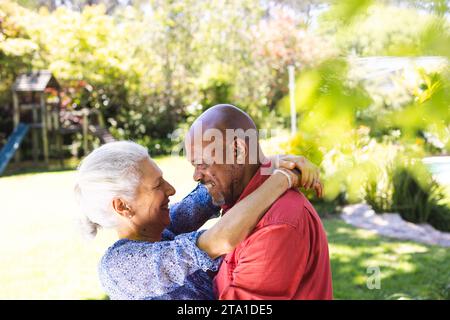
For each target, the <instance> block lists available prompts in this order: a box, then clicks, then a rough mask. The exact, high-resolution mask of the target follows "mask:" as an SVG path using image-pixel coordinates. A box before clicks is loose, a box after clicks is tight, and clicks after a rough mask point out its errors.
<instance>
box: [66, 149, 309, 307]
mask: <svg viewBox="0 0 450 320" xmlns="http://www.w3.org/2000/svg"><path fill="white" fill-rule="evenodd" d="M288 165H290V166H293V164H292V163H289V164H288ZM291 168H292V167H291ZM310 168H312V167H310ZM282 170H283V171H282ZM307 170H310V169H307ZM277 171H279V172H277V173H275V174H273V175H272V176H271V177H270V178H269V179H267V181H266V182H265V183H264V184H263V185H262V186H261V187H260V188H258V189H257V190H256V191H255V192H253V193H252V194H251V195H250V196H248V197H246V198H245V199H244V200H242V201H240V202H239V203H237V204H236V205H235V206H234V207H233V208H232V209H231V210H230V211H229V212H228V213H227V214H226V215H225V216H223V217H222V218H221V219H220V220H219V221H218V222H217V223H216V224H215V225H214V226H213V227H211V228H210V229H208V230H206V231H200V232H199V231H197V229H198V228H199V227H201V226H202V225H203V223H204V222H206V221H207V220H208V219H209V218H211V217H213V216H217V215H218V213H219V208H218V207H216V206H214V205H213V204H212V202H211V198H210V196H209V195H208V192H207V190H206V188H205V187H203V186H201V185H198V186H197V187H196V188H195V189H194V190H193V191H192V192H191V193H190V194H189V195H188V196H187V197H185V198H184V199H183V200H182V201H181V202H180V203H178V204H175V205H174V206H172V207H171V208H170V209H169V206H168V204H169V197H170V196H172V195H173V194H174V193H175V189H174V188H173V187H172V185H171V184H169V183H168V182H167V181H166V180H165V179H164V178H163V174H162V172H161V170H160V169H159V168H158V166H157V165H156V164H155V162H154V161H153V160H152V159H151V158H150V157H149V154H148V151H147V149H146V148H144V147H142V146H140V145H138V144H136V143H133V142H127V141H120V142H113V143H108V144H105V145H103V146H101V147H100V148H98V149H96V150H94V151H93V152H92V153H91V154H89V155H88V156H87V157H86V158H85V159H84V160H83V161H82V163H81V165H80V167H79V169H78V173H77V182H76V186H75V193H76V196H77V198H78V202H79V204H80V207H81V210H82V212H83V215H82V225H83V226H84V230H85V231H86V232H87V233H88V234H90V235H91V236H95V234H96V233H97V229H98V228H99V227H103V228H115V229H116V231H117V234H118V236H119V238H120V239H119V240H118V241H117V242H116V243H114V244H113V245H112V246H111V247H110V248H109V249H108V250H107V251H106V253H105V255H104V256H103V258H102V259H101V262H100V265H99V274H100V280H101V283H102V286H103V287H104V289H105V291H106V292H107V294H108V295H109V297H110V298H112V299H214V294H213V289H212V281H211V279H210V277H209V276H208V274H207V271H208V270H211V271H217V268H218V266H219V264H220V262H221V259H220V258H219V257H221V256H222V255H224V254H226V253H228V252H230V251H232V250H233V249H234V248H235V247H236V246H237V245H238V244H239V243H240V242H241V241H242V240H244V239H245V238H246V236H247V235H248V234H249V233H250V232H251V231H252V229H253V228H254V227H255V226H256V224H257V222H258V221H259V219H260V218H261V217H262V216H263V214H264V212H265V211H266V210H267V209H268V208H269V207H270V205H271V204H272V203H273V202H274V201H275V200H276V199H277V198H278V197H279V196H280V195H282V194H283V193H284V192H285V191H286V190H287V189H288V188H290V187H292V186H298V184H299V181H298V180H299V179H298V176H297V175H295V174H294V173H292V172H291V171H289V170H286V169H279V170H277ZM309 173H310V172H309Z"/></svg>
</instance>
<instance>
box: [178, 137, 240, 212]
mask: <svg viewBox="0 0 450 320" xmlns="http://www.w3.org/2000/svg"><path fill="white" fill-rule="evenodd" d="M207 145H208V142H200V141H199V142H196V141H192V142H188V143H187V145H186V148H189V149H186V150H188V151H190V152H187V155H188V160H189V161H190V162H191V163H192V165H193V166H194V168H195V170H194V175H193V178H194V180H195V181H198V182H200V183H202V184H203V185H205V187H206V188H207V189H208V192H209V194H210V195H211V198H212V200H213V203H214V204H215V205H217V206H222V205H224V204H232V203H233V202H234V201H235V200H236V199H234V194H233V190H234V183H235V182H236V177H238V176H239V169H238V168H237V167H236V165H234V164H226V163H225V161H224V159H222V158H223V157H225V156H224V155H223V156H222V155H218V153H217V152H211V155H209V154H207V153H206V154H205V152H203V151H204V150H205V149H204V148H205V147H206V146H207ZM226 148H228V146H224V151H225V150H226ZM223 154H225V152H224V153H223ZM219 157H220V159H219Z"/></svg>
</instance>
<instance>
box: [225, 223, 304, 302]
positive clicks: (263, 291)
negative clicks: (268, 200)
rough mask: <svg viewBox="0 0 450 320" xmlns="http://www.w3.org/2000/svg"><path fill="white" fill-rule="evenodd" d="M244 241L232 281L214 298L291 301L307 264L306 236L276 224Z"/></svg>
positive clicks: (293, 229) (291, 228)
mask: <svg viewBox="0 0 450 320" xmlns="http://www.w3.org/2000/svg"><path fill="white" fill-rule="evenodd" d="M246 241H247V244H246V246H245V248H243V250H242V251H241V252H240V255H239V264H238V265H237V266H236V268H235V270H234V272H233V280H232V282H231V283H230V285H229V286H228V287H226V288H221V289H222V290H221V292H218V294H219V296H218V298H219V299H220V300H231V299H283V300H285V299H291V298H292V297H293V296H294V295H295V293H296V291H297V289H298V286H299V283H300V281H301V279H302V277H303V274H304V271H305V268H306V264H307V262H308V255H309V249H310V245H309V236H308V235H307V234H304V233H303V234H301V233H300V232H299V231H298V230H297V229H296V228H295V227H293V226H291V225H289V224H276V225H269V226H266V227H264V228H262V229H260V230H258V231H256V232H255V233H254V234H252V235H251V237H249V238H248V239H247V240H246ZM223 263H226V262H225V261H224V262H223Z"/></svg>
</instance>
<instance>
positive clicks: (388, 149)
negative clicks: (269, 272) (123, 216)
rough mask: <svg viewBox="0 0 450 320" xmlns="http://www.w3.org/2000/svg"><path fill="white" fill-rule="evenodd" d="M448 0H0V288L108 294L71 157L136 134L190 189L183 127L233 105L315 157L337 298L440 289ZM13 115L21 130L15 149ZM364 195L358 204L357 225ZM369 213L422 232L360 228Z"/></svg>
mask: <svg viewBox="0 0 450 320" xmlns="http://www.w3.org/2000/svg"><path fill="white" fill-rule="evenodd" d="M449 6H450V2H449V1H445V0H422V1H419V0H411V1H404V0H383V1H372V0H360V1H356V0H343V1H332V0H323V1H321V0H309V1H291V0H273V1H270V0H267V1H259V0H241V1H237V0H230V1H215V0H213V1H198V0H185V1H177V0H171V1H160V0H149V1H139V0H136V1H134V0H128V1H102V0H98V1H33V0H23V1H12V0H4V1H1V2H0V150H1V152H0V168H1V167H2V162H3V163H4V167H5V171H4V172H3V174H1V175H0V195H1V198H2V200H3V203H5V204H6V208H4V210H2V215H3V223H2V224H1V225H0V233H1V234H0V239H1V240H2V241H1V242H2V245H1V246H0V255H1V256H2V257H3V258H2V261H1V263H0V278H1V280H0V298H3V299H15V298H21V299H103V298H105V295H104V293H103V291H102V290H101V288H100V286H99V283H98V279H97V269H96V268H97V264H98V260H99V259H100V257H101V254H102V253H103V252H104V250H105V249H106V248H107V246H108V245H109V244H111V243H112V241H113V239H114V237H115V235H114V234H113V233H112V232H110V231H108V230H104V231H102V232H101V233H100V234H99V237H98V238H97V239H95V240H94V241H93V242H92V243H87V242H85V241H84V240H83V239H81V237H80V236H79V235H78V233H77V231H76V230H75V229H74V223H73V218H74V217H75V216H76V215H77V206H76V203H75V202H74V199H73V195H72V189H73V179H74V174H75V171H74V170H75V169H76V167H77V165H78V163H79V162H80V160H81V159H82V158H83V157H84V156H85V155H86V154H87V153H89V152H90V151H91V150H93V149H94V148H96V147H98V146H100V145H101V144H103V143H105V142H107V141H109V140H108V139H113V140H133V141H135V142H137V143H139V144H141V145H143V146H146V147H147V148H148V149H149V152H150V154H151V156H152V157H154V158H155V159H156V161H157V163H158V164H159V165H160V166H161V168H162V169H163V171H164V172H165V173H167V179H168V181H170V182H171V183H172V184H173V185H174V186H175V188H176V189H177V194H176V195H175V196H174V197H173V199H172V200H171V201H172V202H175V201H177V200H180V199H181V198H182V197H183V196H184V195H186V194H187V193H188V192H189V191H190V190H191V189H192V188H193V187H194V186H195V183H194V181H193V180H192V172H193V168H192V167H191V165H190V164H189V162H188V161H187V160H186V159H185V158H183V156H182V154H181V151H180V145H182V142H183V138H184V135H185V133H186V132H187V129H188V128H189V126H190V124H192V122H193V121H194V120H195V119H196V117H198V116H199V115H200V114H201V113H202V112H204V111H205V110H207V109H208V108H210V107H211V106H213V105H216V104H219V103H231V104H233V105H235V106H237V107H239V108H241V109H242V110H244V111H245V112H247V113H248V114H249V115H250V116H251V117H252V118H253V119H254V121H255V123H256V124H257V126H258V128H259V129H263V130H265V131H266V132H267V135H266V136H264V137H262V141H261V144H262V148H263V150H264V151H265V153H267V154H269V155H272V154H297V155H304V156H306V157H307V158H308V159H310V160H311V161H312V162H314V163H315V164H317V165H318V166H320V170H321V179H322V181H323V183H324V190H325V195H324V197H323V198H320V199H319V198H317V197H316V196H315V195H314V194H313V193H312V192H307V191H305V190H302V191H303V192H304V193H305V194H306V195H307V196H308V198H309V199H310V201H311V202H312V203H313V205H314V206H315V208H316V209H317V211H318V213H319V214H320V216H321V218H322V220H323V224H324V226H325V229H326V231H327V236H328V241H329V247H330V256H331V265H332V273H333V285H334V295H335V298H336V299H450V268H449V267H448V266H449V265H450V250H449V248H448V247H450V90H449V85H450V73H449V70H450V69H449V57H450V45H449V43H450V28H449V27H450V21H449ZM36 72H38V73H36ZM39 72H40V73H39ZM35 74H38V75H49V77H48V78H47V80H46V81H47V82H45V85H44V86H42V88H41V89H39V90H40V91H38V90H37V89H36V90H35V91H33V90H31V89H30V90H28V91H26V90H25V89H21V88H22V87H20V85H21V82H20V81H18V79H25V80H24V81H30V83H32V81H31V79H32V75H35ZM21 77H22V78H21ZM38 78H39V77H38ZM39 79H42V78H39ZM30 88H31V87H30ZM39 99H41V100H39ZM39 103H41V106H43V107H42V109H40V110H41V111H39V112H42V114H41V113H39V116H36V114H37V113H33V112H34V111H33V108H37V107H35V105H37V104H39ZM16 105H17V106H20V108H22V109H19V108H18V107H16ZM18 110H19V111H18ZM20 110H21V111H20ZM47 113H48V115H49V116H48V117H47V118H46V117H44V116H43V114H47ZM52 117H53V118H52ZM32 119H33V120H32ZM36 119H39V123H42V126H39V125H38V124H36V123H35V120H36ZM19 123H24V124H26V125H28V127H27V128H28V129H27V130H28V133H27V132H26V131H24V132H23V135H22V136H20V139H21V140H20V141H19V142H18V143H16V144H14V143H12V142H14V141H13V138H17V139H19V134H20V132H19V129H18V128H19ZM49 124H50V125H49ZM42 127H44V128H45V129H44V130H43V129H42ZM47 127H48V132H47V131H46V130H47V129H46V128H47ZM99 132H100V133H99ZM44 136H45V138H43V137H44ZM41 137H42V138H41ZM22 139H23V140H22ZM41 140H42V141H41ZM47 140H48V141H47ZM13 145H14V148H16V149H17V150H16V149H14V150H15V151H14V152H15V154H14V153H13V152H10V153H8V152H6V151H8V150H7V149H8V146H13ZM11 148H12V147H11ZM11 150H12V149H11ZM6 159H8V160H6ZM0 171H1V170H0ZM358 205H364V206H366V207H367V208H368V209H367V211H365V212H363V213H362V216H363V217H362V218H361V220H360V221H359V222H358V223H351V219H346V217H350V216H349V215H350V213H349V212H350V211H349V208H355V206H358ZM369 211H370V212H371V213H372V214H373V215H372V216H371V217H372V218H371V219H373V221H375V222H377V221H378V222H377V223H378V226H385V227H386V228H388V227H390V230H391V231H392V230H394V229H395V228H396V226H397V225H390V226H389V223H391V222H392V221H401V223H403V224H402V226H403V225H405V226H407V227H408V228H410V229H411V230H413V229H414V230H417V232H422V234H421V239H425V242H424V241H421V240H417V239H416V238H414V237H413V236H411V237H409V236H406V237H403V238H401V237H400V238H399V237H398V236H396V234H395V232H391V233H385V234H384V233H383V232H382V231H381V232H380V231H379V230H378V229H377V227H376V224H377V223H374V224H373V225H375V227H369V226H368V225H369V224H368V217H369V215H368V214H369ZM389 214H392V215H389ZM364 215H365V217H366V218H364ZM394 215H395V216H394ZM354 220H355V219H354ZM354 220H352V221H354ZM352 224H353V225H352ZM424 230H425V231H424ZM394 231H395V230H394ZM427 232H428V233H427ZM434 235H438V236H439V237H440V238H439V239H443V240H441V241H435V238H434ZM373 268H378V269H379V271H380V279H379V280H380V287H379V288H375V289H373V288H372V289H371V288H370V283H369V282H370V280H369V279H370V276H371V272H372V271H373V270H374V269H373ZM378 269H376V270H378ZM371 270H372V271H371Z"/></svg>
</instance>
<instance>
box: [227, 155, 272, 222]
mask: <svg viewBox="0 0 450 320" xmlns="http://www.w3.org/2000/svg"><path fill="white" fill-rule="evenodd" d="M271 165H272V163H271V162H268V163H264V164H262V165H260V167H259V168H258V171H256V173H255V175H254V176H253V177H252V179H251V180H250V181H249V183H248V184H247V185H246V186H245V188H244V191H242V193H241V195H240V196H239V199H237V201H236V202H235V203H234V204H232V205H226V204H224V205H223V206H221V208H222V210H223V213H226V212H227V211H228V210H230V209H231V208H232V207H233V206H234V205H235V204H236V203H238V202H239V201H241V200H242V199H244V198H245V197H246V196H248V195H249V194H250V193H252V192H253V191H255V190H256V189H257V188H258V187H259V186H260V185H262V184H263V183H264V181H266V180H267V179H268V178H269V176H270V175H268V174H264V175H263V174H261V169H262V168H269V167H270V166H271Z"/></svg>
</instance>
